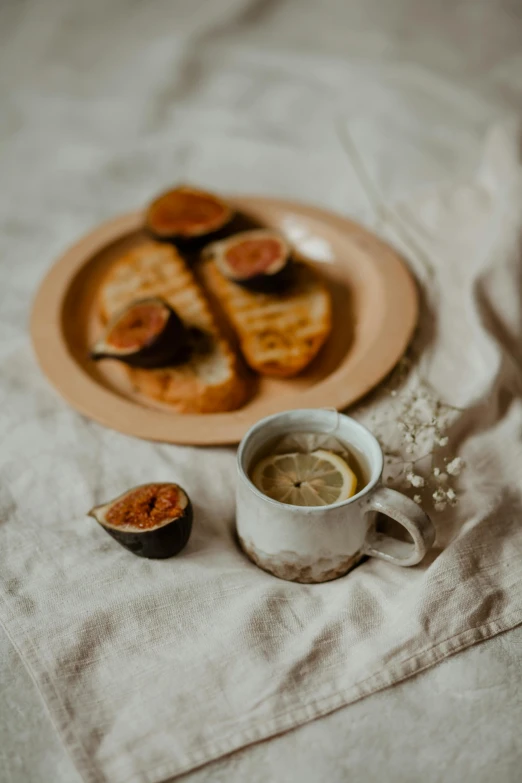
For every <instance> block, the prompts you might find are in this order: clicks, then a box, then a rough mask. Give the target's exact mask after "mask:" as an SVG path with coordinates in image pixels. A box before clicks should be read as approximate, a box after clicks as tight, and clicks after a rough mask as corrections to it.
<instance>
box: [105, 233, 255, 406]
mask: <svg viewBox="0 0 522 783" xmlns="http://www.w3.org/2000/svg"><path fill="white" fill-rule="evenodd" d="M151 296H159V297H161V298H162V299H164V300H165V301H166V302H168V304H170V305H171V306H172V307H173V308H174V310H175V311H176V312H177V313H178V315H179V316H180V318H181V319H182V320H183V322H184V323H185V325H186V326H187V327H188V328H189V329H191V331H192V333H193V334H194V335H197V337H196V339H195V342H194V344H195V348H194V350H193V351H192V353H191V355H190V357H189V359H188V360H187V361H186V362H185V363H183V364H179V365H176V366H173V367H163V368H159V369H154V370H142V369H136V368H131V367H126V368H125V369H126V371H127V373H128V376H129V378H130V380H131V382H132V384H133V386H134V388H135V389H136V390H137V391H139V392H140V393H142V394H144V395H145V396H147V397H152V398H153V399H157V400H160V401H161V402H164V403H168V404H170V405H172V406H173V408H175V409H176V410H177V411H178V412H180V413H217V412H220V411H230V410H235V409H236V408H238V407H240V406H241V405H242V404H243V402H245V400H246V397H247V393H248V385H247V382H246V380H245V378H244V376H243V374H242V373H241V368H240V366H239V363H238V359H237V356H236V355H235V353H234V352H233V351H232V349H231V348H230V345H229V344H228V342H227V340H226V339H225V338H224V337H223V336H222V334H221V332H220V331H219V329H218V326H217V324H216V321H215V319H214V317H213V314H212V312H211V310H210V307H209V305H208V302H207V300H206V297H205V294H204V293H203V291H202V290H201V287H200V286H199V284H198V283H197V281H196V279H195V278H194V275H193V274H192V272H191V271H190V270H189V269H188V268H187V266H186V265H185V262H184V261H183V259H182V258H181V256H180V255H179V254H178V252H177V250H175V249H174V248H173V247H172V246H171V245H167V244H162V243H159V242H153V241H150V242H146V243H144V244H142V245H140V246H138V247H136V248H135V249H133V250H131V251H129V252H128V253H126V254H125V255H124V256H123V257H122V258H121V259H120V260H119V261H117V262H116V263H115V264H114V265H113V266H112V267H111V268H110V269H109V271H108V273H107V275H106V277H105V278H104V280H103V281H102V284H101V287H100V289H99V292H98V306H99V312H100V315H101V318H102V320H103V321H104V322H106V321H108V320H109V318H111V317H112V316H113V315H114V314H115V313H116V312H118V311H120V310H121V309H122V308H123V307H125V306H126V305H128V304H130V302H132V301H133V300H136V299H142V298H146V297H151Z"/></svg>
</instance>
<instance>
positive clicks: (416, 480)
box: [406, 471, 426, 487]
mask: <svg viewBox="0 0 522 783" xmlns="http://www.w3.org/2000/svg"><path fill="white" fill-rule="evenodd" d="M406 478H407V479H408V481H409V482H410V484H411V485H412V487H423V486H424V484H425V483H426V482H425V481H424V478H423V477H422V476H418V475H417V474H416V473H414V472H413V471H410V472H409V473H407V474H406Z"/></svg>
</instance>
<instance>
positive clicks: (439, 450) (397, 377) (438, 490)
mask: <svg viewBox="0 0 522 783" xmlns="http://www.w3.org/2000/svg"><path fill="white" fill-rule="evenodd" d="M407 376H409V378H408V384H407V385H406V384H405V379H406V378H407ZM398 386H402V389H399V388H397V387H398ZM390 387H391V388H390ZM388 390H389V394H390V397H391V398H392V401H391V407H390V411H391V416H390V418H389V420H388V422H387V424H388V426H387V429H388V431H389V430H390V427H389V424H390V422H391V423H392V425H393V424H394V425H395V435H394V434H393V426H392V431H391V432H389V434H388V436H384V435H383V434H382V433H379V431H377V433H376V434H377V437H378V438H379V440H380V442H381V445H382V447H383V451H384V453H385V457H386V466H387V473H388V478H387V482H388V483H389V484H393V485H394V486H397V485H400V484H401V483H402V484H403V488H404V489H405V490H407V489H408V488H411V489H413V490H415V494H413V500H414V501H415V503H418V504H419V505H422V506H429V507H431V508H432V509H434V510H435V511H444V510H445V509H446V508H447V507H448V506H455V505H456V504H457V502H458V496H457V491H456V488H455V486H454V485H453V481H454V480H455V479H456V478H457V477H458V476H459V475H460V474H461V472H462V470H463V468H464V461H463V460H462V458H461V457H452V456H451V455H448V454H447V451H448V446H449V436H448V435H447V434H446V433H447V430H448V428H449V427H450V426H451V424H452V423H453V421H454V420H455V418H456V416H457V415H458V413H459V412H460V409H459V408H456V407H455V406H452V405H448V404H446V403H444V402H442V401H441V400H440V399H439V398H438V397H437V395H436V394H435V393H434V391H433V389H432V388H431V386H430V385H429V384H428V383H427V382H426V381H424V380H423V379H421V378H420V377H419V376H418V375H417V374H416V373H415V374H413V371H412V370H411V361H410V359H409V358H407V357H404V358H403V359H402V360H401V362H400V363H399V365H398V368H397V369H396V371H395V373H394V374H393V376H392V378H391V379H390V381H389V382H388ZM385 428H386V427H385ZM377 429H379V425H377ZM391 444H393V445H391Z"/></svg>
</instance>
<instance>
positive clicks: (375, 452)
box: [236, 408, 435, 582]
mask: <svg viewBox="0 0 522 783" xmlns="http://www.w3.org/2000/svg"><path fill="white" fill-rule="evenodd" d="M292 432H319V433H327V434H330V435H334V436H335V437H336V438H338V439H339V440H340V441H342V442H344V443H346V444H347V445H348V447H349V449H350V451H352V452H353V453H354V455H355V456H356V457H358V458H359V459H360V461H361V463H362V464H364V465H365V466H366V467H367V472H368V479H369V480H368V482H367V483H366V484H365V486H364V487H362V489H361V490H360V491H359V492H357V494H356V495H354V496H353V497H351V498H349V499H348V500H343V501H340V502H339V503H333V504H331V505H329V506H309V507H307V506H304V507H303V506H292V505H288V504H286V503H280V502H278V501H276V500H272V499H271V498H269V497H267V496H266V495H264V494H263V493H262V492H260V491H259V490H258V489H256V487H255V486H254V484H253V483H252V481H251V480H250V478H249V474H250V472H251V470H252V468H253V467H254V465H255V464H256V462H257V460H258V458H259V454H260V452H262V450H263V447H266V445H267V444H268V443H269V442H270V441H272V440H274V439H276V438H278V437H282V436H283V435H288V434H289V433H292ZM383 461H384V460H383V454H382V449H381V447H380V446H379V443H378V442H377V440H376V438H375V437H374V436H373V435H372V433H371V432H370V431H369V430H367V429H366V427H363V426H362V424H359V423H358V422H357V421H355V419H351V418H350V417H349V416H344V415H342V414H339V413H337V412H336V411H332V410H325V409H316V408H315V409H314V408H311V409H303V410H292V411H286V412H284V413H277V414H275V415H274V416H268V417H267V418H266V419H261V421H258V422H257V424H255V425H254V426H253V427H252V428H251V429H250V430H249V431H248V432H247V434H246V435H245V436H244V438H243V440H242V441H241V443H240V445H239V450H238V454H237V469H238V474H239V476H238V483H237V510H236V524H237V533H238V537H239V541H240V544H241V546H242V548H243V550H244V551H245V553H246V554H247V555H248V557H249V558H250V559H251V560H252V561H253V562H254V563H256V565H258V566H259V567H260V568H263V569H264V570H265V571H269V572H270V573H271V574H274V576H278V577H280V578H281V579H289V580H291V581H294V582H326V581H329V580H330V579H336V578H337V577H339V576H343V575H344V574H346V573H347V572H348V571H350V569H351V568H353V567H354V566H356V565H357V564H358V563H359V561H360V560H361V559H362V558H363V557H364V556H365V555H369V556H371V557H378V558H381V559H382V560H387V561H388V562H389V563H393V564H394V565H399V566H412V565H416V564H417V563H420V561H421V560H422V558H423V557H424V555H425V554H426V552H427V551H428V550H429V549H430V547H431V546H432V544H433V542H434V540H435V529H434V527H433V523H432V522H431V520H430V518H429V517H428V516H427V514H425V513H424V512H423V511H422V509H420V508H419V506H418V505H417V504H416V503H414V502H413V500H411V499H410V498H408V497H406V496H405V495H403V494H402V493H400V492H396V491H395V490H393V489H389V488H386V487H383V486H381V475H382V470H383ZM379 514H384V515H386V516H387V517H391V518H392V519H394V520H395V521H396V522H398V523H399V524H400V525H402V526H403V527H404V528H405V529H406V531H407V532H408V533H409V538H410V540H409V541H402V540H399V539H396V538H392V537H390V536H386V535H383V534H382V533H379V532H378V531H377V529H376V522H377V517H378V515H379Z"/></svg>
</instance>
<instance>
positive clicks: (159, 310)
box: [91, 297, 189, 368]
mask: <svg viewBox="0 0 522 783" xmlns="http://www.w3.org/2000/svg"><path fill="white" fill-rule="evenodd" d="M188 342H189V338H188V332H187V330H186V329H185V327H184V325H183V322H182V321H181V318H180V317H179V316H178V314H177V313H176V311H175V310H174V309H173V308H172V307H170V305H168V304H167V302H165V301H163V299H160V298H159V297H150V298H148V299H139V300H137V301H134V302H131V304H129V305H127V307H125V308H124V309H123V310H121V311H120V312H119V313H117V314H116V315H115V316H114V318H112V319H111V321H110V322H109V325H108V326H107V329H106V331H105V334H104V336H103V337H102V338H101V339H100V340H98V342H97V343H96V345H95V346H94V348H93V349H92V351H91V357H92V358H93V359H95V360H96V361H97V360H99V359H118V360H119V361H121V362H124V363H125V364H128V365H130V366H131V367H143V368H153V367H166V366H168V365H169V364H174V363H175V362H176V361H179V360H180V358H181V357H182V356H185V355H186V352H187V349H188Z"/></svg>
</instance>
